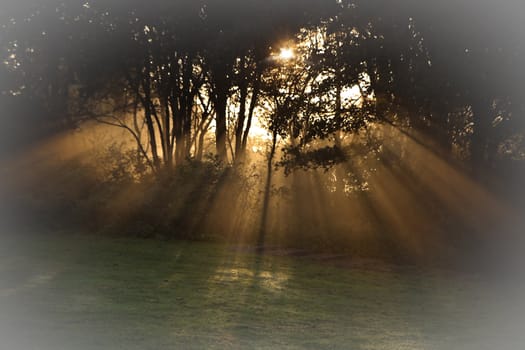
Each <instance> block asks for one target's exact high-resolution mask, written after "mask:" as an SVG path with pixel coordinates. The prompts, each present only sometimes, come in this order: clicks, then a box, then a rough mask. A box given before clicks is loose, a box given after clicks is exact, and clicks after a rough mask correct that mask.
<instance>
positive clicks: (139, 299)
mask: <svg viewBox="0 0 525 350" xmlns="http://www.w3.org/2000/svg"><path fill="white" fill-rule="evenodd" d="M280 255H281V256H280ZM282 255H283V254H261V253H260V252H258V251H257V250H254V249H244V248H239V247H234V246H231V245H220V244H211V243H195V242H165V241H159V240H140V239H127V238H126V239H124V238H107V237H101V236H95V235H86V234H82V235H79V234H77V235H73V234H67V235H66V234H56V235H35V234H33V235H19V236H16V235H9V236H5V237H3V238H2V244H1V246H0V310H2V311H1V313H0V339H2V342H1V344H0V348H1V347H5V349H13V350H18V349H27V350H30V349H46V350H47V349H75V350H77V349H78V350H81V349H82V350H83V349H126V350H127V349H245V348H249V349H253V348H257V349H495V348H499V349H501V348H503V347H502V344H505V345H508V344H511V345H510V346H509V347H508V348H509V349H511V348H520V347H519V346H518V347H514V346H512V344H514V345H517V344H518V343H516V342H515V343H511V342H510V340H509V339H510V338H505V339H504V340H502V336H501V334H500V333H497V334H496V333H495V332H490V330H493V329H494V327H495V326H496V324H499V323H500V320H499V318H496V317H495V315H496V313H494V312H493V311H494V310H496V309H497V306H494V305H495V304H494V303H492V300H493V298H492V294H493V293H492V292H491V288H487V287H488V286H487V285H486V283H485V282H484V281H483V280H482V279H481V278H479V277H477V276H475V275H471V274H465V273H456V272H453V271H445V270H437V269H428V268H425V269H421V268H415V267H410V266H396V265H389V264H383V263H371V264H354V265H352V264H341V265H338V264H337V263H333V261H332V259H315V258H312V257H311V256H308V255H306V256H303V255H301V256H298V255H294V256H282ZM489 305H490V306H489ZM498 334H499V336H498ZM521 339H523V338H521ZM523 344H524V343H521V345H523ZM2 349H3V348H2Z"/></svg>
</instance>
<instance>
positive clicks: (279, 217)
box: [0, 0, 525, 258]
mask: <svg viewBox="0 0 525 350" xmlns="http://www.w3.org/2000/svg"><path fill="white" fill-rule="evenodd" d="M507 5H509V6H507V7H500V6H495V5H491V4H481V3H477V2H473V1H472V2H469V1H462V2H461V1H460V2H455V3H454V4H447V3H443V4H431V5H430V6H422V5H421V4H419V3H416V2H412V1H400V2H392V1H346V0H343V1H316V0H308V1H304V0H301V1H299V0H288V1H282V2H273V1H243V2H240V1H226V0H225V1H205V0H199V1H182V0H180V1H172V2H168V1H161V0H159V1H148V2H142V1H126V2H123V1H97V0H93V1H85V2H77V3H73V2H69V1H53V0H48V1H42V2H38V3H37V4H36V3H31V2H22V3H18V4H17V5H15V4H6V5H5V11H3V12H2V13H1V14H0V16H1V23H2V25H1V28H0V31H1V36H0V50H1V52H0V53H1V56H2V60H3V63H2V65H1V66H0V84H1V86H0V90H1V91H2V94H1V97H0V98H1V100H2V102H1V103H2V106H3V107H2V110H3V115H2V119H1V121H0V122H1V125H2V143H3V146H2V151H3V152H2V154H3V159H4V161H3V165H4V166H3V170H2V171H3V177H4V178H6V181H3V183H4V187H5V188H4V189H3V190H2V192H4V193H3V198H5V199H4V200H3V201H2V203H1V204H2V206H4V213H6V214H5V216H6V220H5V222H6V223H7V224H6V226H9V225H10V226H9V227H11V228H12V227H16V226H17V225H20V224H21V223H25V224H27V223H29V224H31V225H32V226H37V227H43V226H46V227H51V228H52V229H60V228H64V227H81V228H83V229H87V230H91V231H102V232H105V233H108V234H131V235H138V236H158V237H175V238H192V239H211V238H214V239H217V238H225V239H229V240H233V241H235V242H242V243H249V244H258V245H260V246H264V245H272V244H273V245H288V246H302V247H308V248H315V249H325V250H345V251H351V252H353V253H356V254H357V253H358V254H381V255H385V254H386V255H396V256H409V257H416V258H426V257H430V256H431V255H432V254H430V252H432V253H435V255H437V256H442V254H448V255H450V254H454V255H460V254H462V252H463V251H464V248H465V247H472V241H473V239H474V240H475V244H474V246H475V247H476V249H477V248H480V249H485V248H487V246H492V247H493V246H494V245H493V244H492V243H493V233H494V232H500V233H501V234H505V235H512V234H514V233H515V231H519V229H518V228H517V227H519V226H520V224H519V220H518V219H517V218H518V217H519V213H520V211H521V209H522V208H523V200H522V198H523V197H522V193H521V192H520V191H521V186H519V182H518V181H519V179H520V175H522V174H523V164H524V157H525V149H524V144H523V141H524V136H525V134H524V131H525V129H524V124H523V122H522V118H523V113H524V110H525V106H524V101H525V99H524V98H523V97H524V94H523V84H522V83H523V81H524V79H523V78H524V72H523V69H519V68H518V67H520V64H521V62H523V58H524V53H525V52H524V47H525V46H524V45H523V40H522V38H521V37H520V36H521V35H520V33H522V32H523V30H521V29H523V23H524V22H523V21H521V18H520V16H519V15H517V14H516V13H518V11H514V10H516V6H514V7H512V6H510V5H511V4H507ZM467 11H468V13H469V17H468V20H466V18H465V13H467ZM8 188H9V189H8ZM8 219H9V220H8ZM474 237H475V238H474ZM505 237H507V236H505ZM509 237H511V236H509ZM515 239H516V237H514V236H512V240H511V241H512V242H515ZM505 240H506V239H503V238H502V239H501V241H502V242H503V241H505ZM501 244H504V243H501ZM498 246H499V245H498ZM476 249H474V250H476Z"/></svg>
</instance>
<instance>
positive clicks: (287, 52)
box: [279, 47, 295, 60]
mask: <svg viewBox="0 0 525 350" xmlns="http://www.w3.org/2000/svg"><path fill="white" fill-rule="evenodd" d="M294 56H295V54H294V52H293V49H292V48H289V47H283V48H281V51H280V52H279V58H280V59H282V60H290V59H292V58H294Z"/></svg>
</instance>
